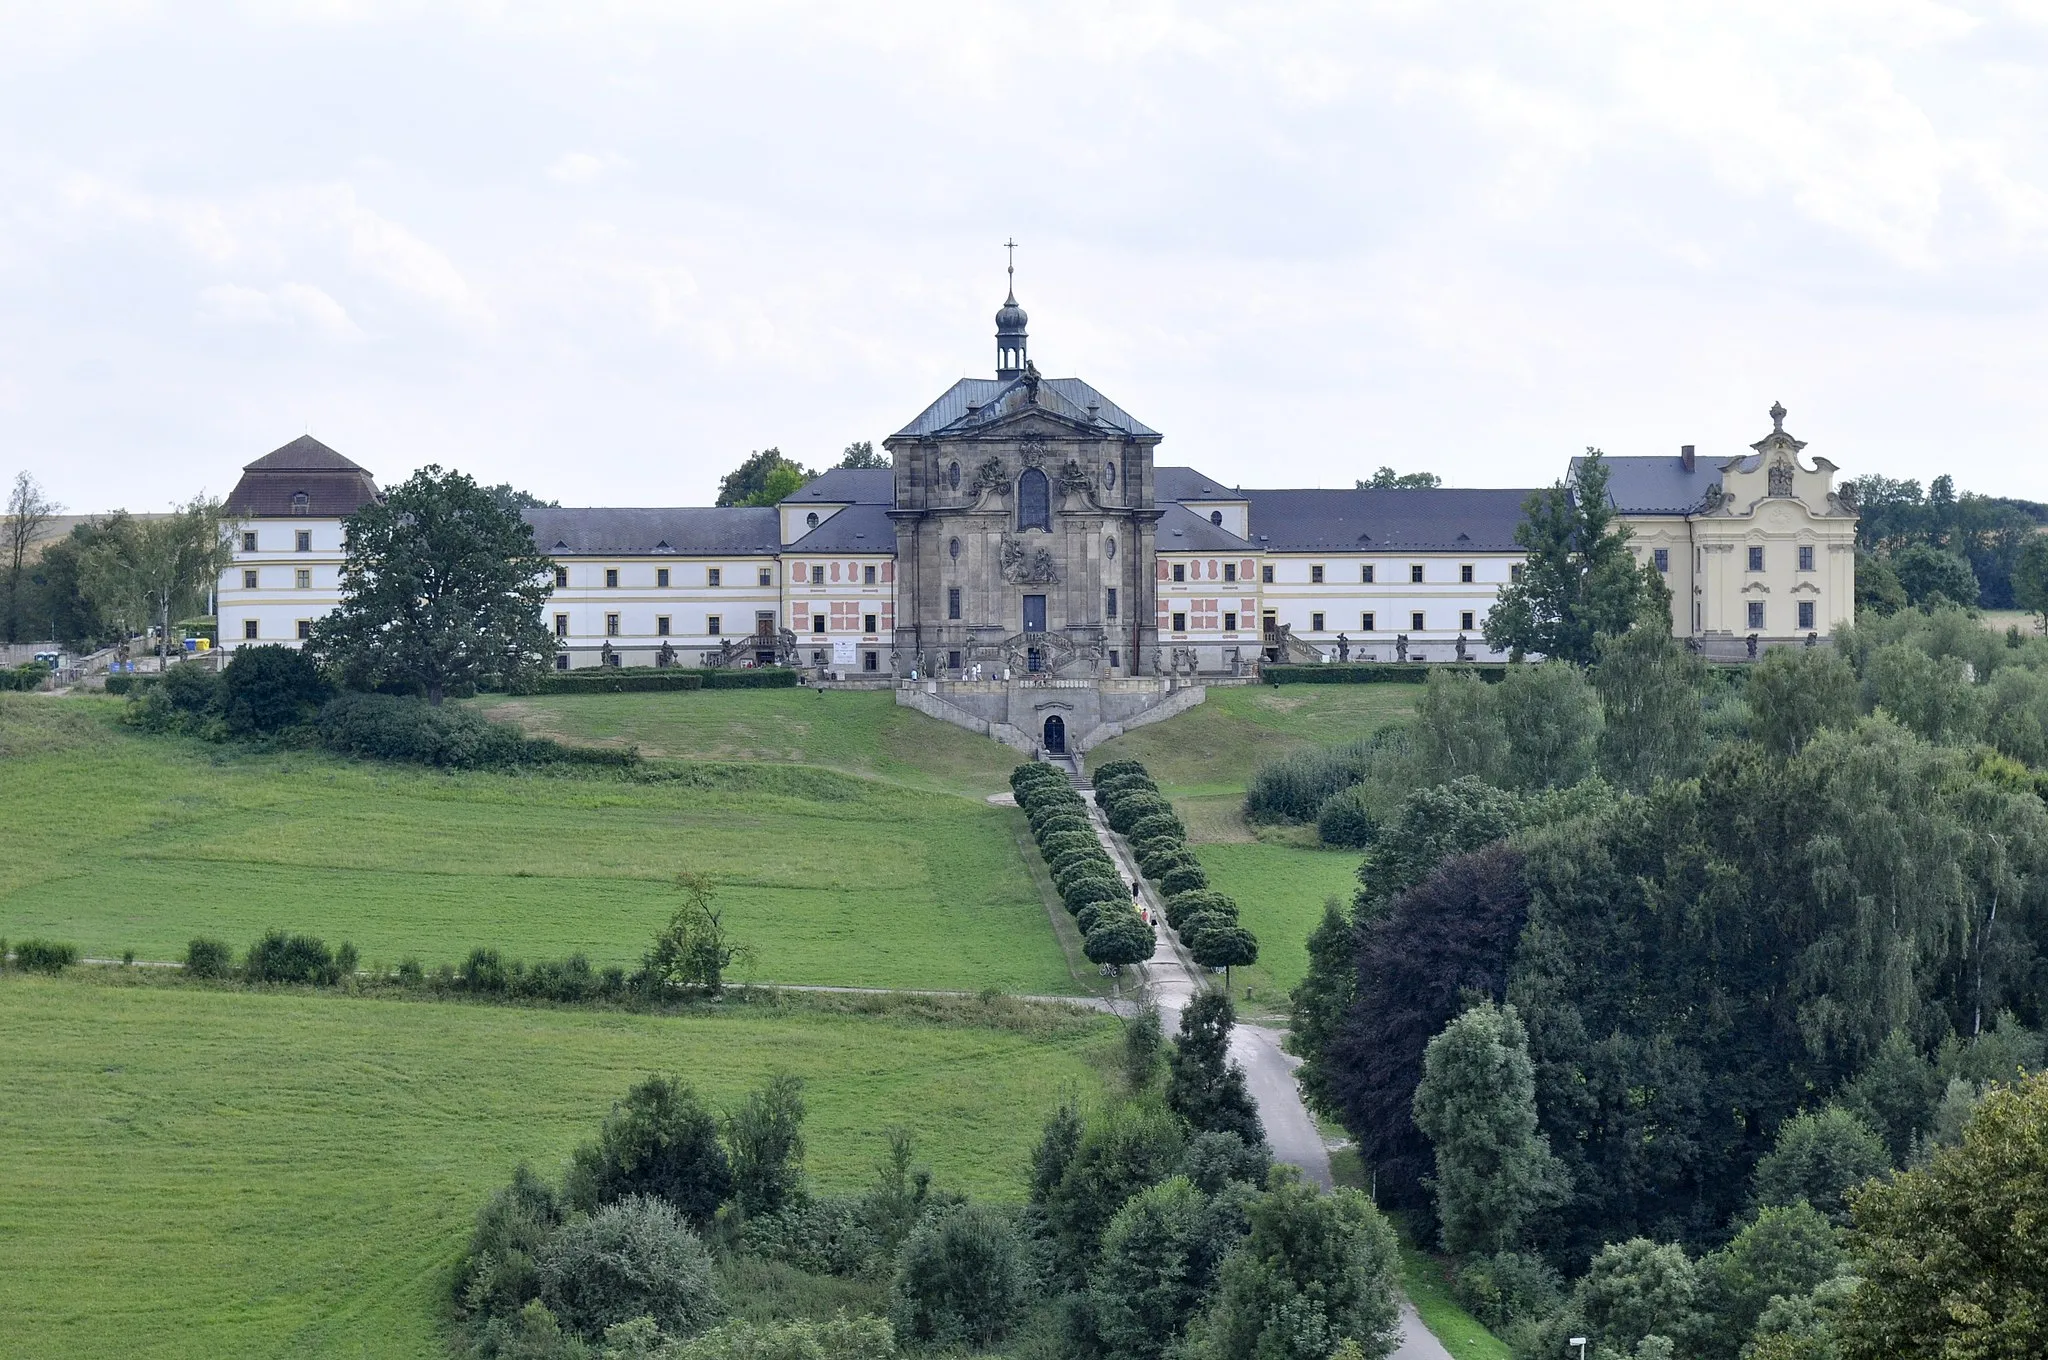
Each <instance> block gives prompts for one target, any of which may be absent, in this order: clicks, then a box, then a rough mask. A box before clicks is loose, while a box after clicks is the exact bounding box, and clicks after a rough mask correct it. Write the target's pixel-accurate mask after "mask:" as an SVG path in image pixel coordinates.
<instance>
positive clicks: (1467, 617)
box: [1458, 609, 1472, 633]
mask: <svg viewBox="0 0 2048 1360" xmlns="http://www.w3.org/2000/svg"><path fill="white" fill-rule="evenodd" d="M1458 627H1459V628H1461V629H1463V630H1464V631H1466V632H1468V633H1469V632H1471V631H1472V611H1471V610H1469V609H1467V610H1465V611H1464V612H1463V613H1461V614H1459V615H1458Z"/></svg>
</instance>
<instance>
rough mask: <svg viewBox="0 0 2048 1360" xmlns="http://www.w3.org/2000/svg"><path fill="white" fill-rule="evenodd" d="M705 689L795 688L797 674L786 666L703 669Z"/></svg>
mask: <svg viewBox="0 0 2048 1360" xmlns="http://www.w3.org/2000/svg"><path fill="white" fill-rule="evenodd" d="M703 675H704V688H706V689H795V688H796V684H797V680H798V678H799V677H798V675H797V673H796V672H795V671H793V670H791V669H790V668H788V667H787V666H756V667H754V669H752V670H750V671H705V672H703Z"/></svg>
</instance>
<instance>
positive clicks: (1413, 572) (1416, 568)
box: [1408, 562, 1422, 586]
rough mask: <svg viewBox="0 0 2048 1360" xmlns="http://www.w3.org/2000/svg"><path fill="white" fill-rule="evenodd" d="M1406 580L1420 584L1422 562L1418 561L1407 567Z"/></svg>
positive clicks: (1413, 583)
mask: <svg viewBox="0 0 2048 1360" xmlns="http://www.w3.org/2000/svg"><path fill="white" fill-rule="evenodd" d="M1408 582H1409V584H1410V585H1418V586H1419V585H1421V584H1422V564H1421V563H1420V562H1417V563H1416V564H1415V565H1413V566H1411V567H1409V568H1408Z"/></svg>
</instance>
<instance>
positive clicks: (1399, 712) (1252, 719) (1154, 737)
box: [1088, 685, 1422, 797]
mask: <svg viewBox="0 0 2048 1360" xmlns="http://www.w3.org/2000/svg"><path fill="white" fill-rule="evenodd" d="M1421 694H1422V687H1421V686H1420V685H1238V686H1233V687H1230V688H1227V689H1225V688H1213V689H1211V690H1210V691H1209V694H1208V697H1207V698H1206V699H1205V700H1204V701H1203V702H1202V703H1201V704H1200V705H1198V706H1196V707H1194V708H1191V709H1189V710H1188V711H1187V712H1185V713H1182V714H1179V715H1177V716H1175V717H1172V718H1168V719H1167V720H1166V721H1165V722H1162V723H1154V724H1153V725H1152V726H1150V727H1141V728H1139V729H1137V730H1136V731H1135V732H1131V733H1129V734H1127V735H1125V736H1121V737H1118V738H1117V739H1116V740H1114V741H1111V742H1106V743H1104V744H1103V745H1101V746H1098V747H1096V748H1095V749H1094V750H1093V751H1090V752H1089V753H1088V763H1089V765H1091V766H1094V765H1100V764H1102V763H1104V762H1106V761H1111V760H1123V759H1130V760H1142V761H1144V762H1145V768H1147V769H1148V770H1150V771H1151V772H1152V777H1153V778H1154V779H1156V780H1158V781H1159V785H1160V787H1161V788H1163V789H1165V790H1166V791H1167V793H1169V794H1170V795H1173V796H1175V797H1179V796H1181V795H1184V794H1224V793H1234V794H1242V793H1243V792H1244V787H1245V784H1246V782H1247V781H1249V780H1250V779H1251V777H1252V771H1254V770H1256V769H1258V768H1259V766H1261V765H1263V764H1265V763H1266V762H1267V761H1269V760H1272V759H1273V758H1274V757H1276V756H1281V755H1285V754H1286V753H1287V752H1289V751H1294V750H1299V749H1300V748H1302V747H1304V746H1331V745H1335V744H1336V743H1337V742H1340V741H1349V740H1351V739H1352V738H1354V737H1362V736H1367V735H1369V734H1371V733H1372V732H1373V731H1374V730H1376V729H1377V728H1379V727H1381V726H1383V725H1384V724H1386V723H1390V722H1399V721H1401V720H1402V719H1405V718H1406V717H1408V715H1409V714H1411V713H1413V712H1414V711H1415V701H1416V699H1418V698H1419V697H1421Z"/></svg>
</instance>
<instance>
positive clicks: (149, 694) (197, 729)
mask: <svg viewBox="0 0 2048 1360" xmlns="http://www.w3.org/2000/svg"><path fill="white" fill-rule="evenodd" d="M220 696H221V685H220V677H219V676H218V675H216V674H214V673H213V672H212V671H210V670H208V669H207V668H206V667H204V666H199V665H192V664H186V665H179V666H173V667H171V668H170V669H169V670H168V671H165V672H164V674H163V675H162V676H161V677H160V678H158V679H156V681H155V683H153V684H151V685H149V686H148V687H146V688H143V689H138V690H136V691H135V692H134V694H133V695H132V696H131V697H130V698H129V700H128V712H129V716H130V719H131V720H132V721H133V722H134V723H135V724H136V725H137V726H138V727H141V728H142V729H143V730H144V731H148V732H194V733H202V734H203V733H205V732H206V731H207V729H208V726H209V724H210V723H211V722H212V721H213V719H214V718H215V717H217V716H218V714H219V712H220Z"/></svg>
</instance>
